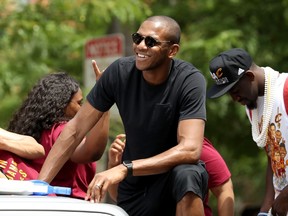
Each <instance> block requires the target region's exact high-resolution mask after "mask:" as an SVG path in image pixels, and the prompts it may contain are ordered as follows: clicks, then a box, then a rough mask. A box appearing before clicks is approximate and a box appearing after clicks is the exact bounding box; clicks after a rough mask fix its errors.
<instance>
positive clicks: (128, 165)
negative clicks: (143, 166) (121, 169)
mask: <svg viewBox="0 0 288 216" xmlns="http://www.w3.org/2000/svg"><path fill="white" fill-rule="evenodd" d="M122 164H123V165H124V166H125V167H126V168H127V170H128V173H127V177H128V176H133V163H132V162H131V161H130V160H124V161H123V163H122Z"/></svg>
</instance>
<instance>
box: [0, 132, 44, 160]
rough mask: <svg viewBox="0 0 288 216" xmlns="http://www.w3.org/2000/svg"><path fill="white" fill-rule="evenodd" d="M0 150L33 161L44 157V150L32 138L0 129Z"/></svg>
mask: <svg viewBox="0 0 288 216" xmlns="http://www.w3.org/2000/svg"><path fill="white" fill-rule="evenodd" d="M0 149H1V150H5V151H9V152H12V153H14V154H16V155H18V156H20V157H23V158H25V159H29V160H33V159H38V158H41V157H44V156H45V151H44V148H43V146H42V145H41V144H39V143H38V142H37V141H36V140H35V139H34V138H33V137H31V136H26V135H20V134H16V133H12V132H9V131H7V130H4V129H2V128H0Z"/></svg>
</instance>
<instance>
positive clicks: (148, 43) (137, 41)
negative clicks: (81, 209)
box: [132, 33, 172, 48]
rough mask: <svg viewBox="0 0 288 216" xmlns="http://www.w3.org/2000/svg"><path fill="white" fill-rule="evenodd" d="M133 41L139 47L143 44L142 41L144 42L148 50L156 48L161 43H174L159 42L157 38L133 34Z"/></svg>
mask: <svg viewBox="0 0 288 216" xmlns="http://www.w3.org/2000/svg"><path fill="white" fill-rule="evenodd" d="M132 40H133V42H134V43H135V44H137V45H139V44H140V43H141V41H142V40H144V42H145V45H146V46H147V47H148V48H152V47H154V46H157V45H160V44H161V43H172V41H158V40H156V39H155V38H153V37H151V36H146V37H144V36H142V35H141V34H139V33H133V34H132Z"/></svg>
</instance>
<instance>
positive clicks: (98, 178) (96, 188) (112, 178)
mask: <svg viewBox="0 0 288 216" xmlns="http://www.w3.org/2000/svg"><path fill="white" fill-rule="evenodd" d="M126 175H127V168H126V167H125V166H124V165H122V164H120V165H118V166H116V167H113V168H111V169H108V170H106V171H103V172H100V173H97V174H96V175H95V176H94V178H93V180H92V181H91V183H90V184H89V187H88V191H87V194H86V197H85V200H90V202H92V203H95V202H96V203H98V202H101V200H102V198H104V197H105V194H106V192H107V190H108V188H109V186H111V185H115V184H118V183H119V182H121V181H123V179H124V178H125V177H126Z"/></svg>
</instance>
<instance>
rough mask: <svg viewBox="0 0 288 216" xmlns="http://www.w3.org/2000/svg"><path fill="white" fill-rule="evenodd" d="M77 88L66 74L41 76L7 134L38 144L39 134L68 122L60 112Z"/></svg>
mask: <svg viewBox="0 0 288 216" xmlns="http://www.w3.org/2000/svg"><path fill="white" fill-rule="evenodd" d="M79 88H80V85H79V83H78V82H77V81H76V80H74V79H73V78H72V77H71V76H69V75H68V74H67V73H66V72H56V73H51V74H48V75H46V76H44V77H43V78H42V79H40V80H39V81H38V83H37V84H36V85H35V86H34V87H33V88H32V89H31V91H30V92H29V93H28V96H27V98H26V100H24V102H23V104H22V106H21V107H20V108H19V110H18V111H16V113H15V114H14V116H13V118H12V120H11V121H10V123H9V125H8V130H9V131H11V132H15V133H19V134H24V135H29V136H32V137H34V139H36V140H37V141H38V142H39V141H40V138H41V134H42V131H43V130H45V129H51V128H52V126H53V125H54V124H55V123H59V122H63V121H68V120H69V119H68V118H67V117H65V113H64V111H65V108H66V107H67V106H68V104H69V102H70V101H71V99H72V97H73V95H74V94H75V93H76V92H77V91H78V90H79Z"/></svg>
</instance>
